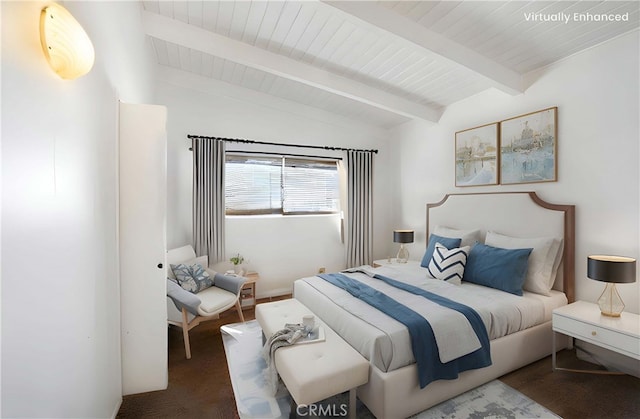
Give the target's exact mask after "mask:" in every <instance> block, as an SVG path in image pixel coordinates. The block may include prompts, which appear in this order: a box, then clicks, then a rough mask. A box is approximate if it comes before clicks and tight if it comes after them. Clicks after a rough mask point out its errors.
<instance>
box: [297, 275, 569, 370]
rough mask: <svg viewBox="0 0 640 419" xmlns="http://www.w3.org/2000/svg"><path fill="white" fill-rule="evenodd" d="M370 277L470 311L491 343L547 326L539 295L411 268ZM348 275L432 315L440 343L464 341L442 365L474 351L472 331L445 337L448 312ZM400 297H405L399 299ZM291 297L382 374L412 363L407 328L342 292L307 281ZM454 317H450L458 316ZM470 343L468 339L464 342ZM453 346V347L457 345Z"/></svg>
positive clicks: (323, 283) (318, 280)
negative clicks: (382, 278) (439, 276)
mask: <svg viewBox="0 0 640 419" xmlns="http://www.w3.org/2000/svg"><path fill="white" fill-rule="evenodd" d="M369 269H371V268H369ZM374 271H375V273H378V274H380V275H383V276H387V277H390V278H393V279H396V280H399V281H403V282H406V283H408V284H411V285H414V286H417V287H420V288H423V289H425V290H427V291H429V292H432V293H434V294H438V295H441V296H443V297H446V298H449V299H451V300H453V301H457V302H459V303H462V304H465V305H467V306H469V307H471V308H473V309H474V310H476V312H477V313H478V314H479V315H480V317H481V318H482V321H483V323H484V324H485V326H486V328H487V332H488V334H489V338H490V339H496V338H499V337H501V336H505V335H507V334H510V333H514V332H517V331H519V330H522V329H525V328H528V327H531V326H534V325H537V324H541V323H543V322H545V321H546V317H547V316H546V314H547V313H548V309H549V308H548V306H549V304H545V302H544V301H545V300H544V299H543V298H540V297H541V296H538V295H536V296H535V297H531V296H529V295H525V296H523V297H519V296H516V295H512V294H509V293H506V292H503V291H498V290H495V289H491V288H487V287H483V286H479V285H475V284H469V283H463V284H462V285H452V284H449V283H447V282H443V281H439V280H435V279H431V278H428V277H427V276H426V270H425V269H424V268H421V267H419V266H415V265H406V266H404V265H403V266H393V267H380V268H376V269H374ZM349 275H350V276H351V275H358V280H361V281H362V282H364V283H366V284H367V285H370V286H372V287H374V288H376V289H378V290H380V291H383V292H385V293H388V294H389V295H390V296H392V297H393V298H394V299H398V300H401V301H402V303H403V304H405V305H407V306H409V307H410V308H411V309H412V310H414V311H416V312H418V313H420V314H423V313H425V312H427V311H429V312H430V313H435V316H436V317H437V318H439V319H440V320H443V321H445V324H444V327H440V326H436V327H434V324H436V323H437V322H436V321H434V317H433V316H432V315H431V314H430V317H429V322H430V323H431V325H432V327H434V333H436V329H437V330H438V332H437V333H438V334H439V335H440V337H441V338H442V339H444V340H452V339H453V340H460V339H465V341H464V344H463V345H461V347H462V349H460V350H459V351H457V350H452V352H451V353H449V351H446V353H441V354H440V356H441V361H442V362H447V361H445V360H444V359H449V360H450V359H454V358H456V357H457V356H459V355H458V353H460V352H465V353H467V352H466V351H467V350H468V348H469V347H470V346H472V345H473V342H472V341H473V340H474V339H473V338H475V340H476V341H477V338H476V337H475V333H473V331H472V330H471V332H470V333H467V334H465V335H464V336H461V335H460V334H459V333H455V334H450V335H447V331H446V322H447V321H448V318H449V316H451V315H452V311H451V310H449V309H443V308H441V307H440V306H439V305H437V304H434V303H431V302H429V301H428V300H426V299H425V298H423V297H421V296H416V295H414V294H410V293H406V292H404V291H402V290H398V289H397V288H395V287H392V286H389V285H386V284H384V283H383V282H382V281H379V280H377V279H374V278H370V277H368V276H367V275H365V274H349ZM401 294H403V295H402V296H401ZM294 296H295V298H296V299H298V300H300V301H301V302H302V303H303V304H304V305H306V306H307V307H308V308H309V309H310V310H311V311H313V312H314V313H316V315H318V316H319V317H320V318H322V319H323V320H324V321H325V322H326V323H327V324H328V325H329V327H331V328H332V329H333V330H335V331H336V332H338V333H339V334H340V335H341V336H342V337H343V339H345V340H346V341H348V342H349V343H350V344H351V345H352V346H353V347H354V348H356V349H357V350H358V351H359V352H360V353H361V354H362V355H363V356H364V357H366V358H367V359H369V360H370V361H371V362H372V363H373V364H374V365H375V366H377V367H378V368H379V369H380V370H382V371H392V370H394V369H397V368H401V367H403V366H406V365H409V364H412V363H414V362H415V359H414V357H413V352H412V349H411V344H410V336H409V332H408V330H407V328H406V327H405V326H404V325H403V324H402V323H400V322H398V321H396V320H394V319H392V318H391V317H389V316H387V315H386V314H384V313H382V312H380V311H378V310H377V309H375V308H373V307H371V306H369V304H367V303H365V302H363V301H361V300H359V299H357V298H355V297H353V296H351V295H350V294H349V293H347V292H346V291H344V290H342V289H339V288H337V287H335V286H333V285H332V284H330V283H328V282H327V281H325V280H323V279H321V278H318V277H309V278H303V279H300V280H298V281H296V282H295V283H294ZM546 298H549V299H551V300H553V297H546ZM554 301H555V303H552V304H550V305H556V304H557V305H558V306H559V305H562V304H566V299H564V302H562V298H557V295H556V297H555V300H554ZM434 306H437V307H434ZM455 313H456V314H454V315H460V316H462V315H461V314H459V313H457V312H455ZM463 317H464V316H463ZM469 328H470V326H469ZM469 337H470V338H471V339H468V338H469ZM453 346H454V347H455V345H453ZM478 347H479V345H478Z"/></svg>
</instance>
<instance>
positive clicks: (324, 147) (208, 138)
mask: <svg viewBox="0 0 640 419" xmlns="http://www.w3.org/2000/svg"><path fill="white" fill-rule="evenodd" d="M187 138H189V139H201V140H222V141H229V142H234V143H243V144H264V145H277V146H283V147H300V148H316V149H321V150H340V151H365V152H369V153H376V154H377V153H378V150H362V149H358V148H343V147H329V146H326V145H324V146H323V145H305V144H284V143H272V142H269V141H256V140H246V139H244V138H219V137H207V136H204V135H187ZM189 149H191V148H189Z"/></svg>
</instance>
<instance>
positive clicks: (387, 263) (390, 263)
mask: <svg viewBox="0 0 640 419" xmlns="http://www.w3.org/2000/svg"><path fill="white" fill-rule="evenodd" d="M419 263H420V262H419V261H417V260H409V261H407V262H406V263H398V262H397V261H396V258H395V257H392V258H388V259H378V260H374V261H373V265H372V266H373V267H374V268H379V267H381V266H407V265H418V264H419Z"/></svg>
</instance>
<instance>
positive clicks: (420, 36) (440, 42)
mask: <svg viewBox="0 0 640 419" xmlns="http://www.w3.org/2000/svg"><path fill="white" fill-rule="evenodd" d="M322 3H324V4H327V5H329V6H332V7H334V8H335V9H337V10H341V11H342V12H344V13H345V17H348V16H351V18H352V19H353V18H356V19H358V21H359V22H364V23H365V24H368V25H369V26H370V27H371V28H372V29H377V30H378V31H380V30H382V32H383V33H386V34H387V35H392V36H395V37H396V38H397V39H398V40H400V41H403V42H410V43H412V44H414V45H416V46H418V47H420V48H423V49H425V50H428V51H429V52H431V53H433V54H437V55H438V56H440V57H442V58H445V59H447V60H448V61H450V62H453V63H455V64H457V65H461V66H464V67H466V68H468V69H469V70H471V71H473V72H475V73H477V74H480V75H481V76H483V77H485V78H487V79H488V80H489V81H490V82H491V84H492V85H493V87H495V88H497V89H499V90H502V91H503V92H506V93H509V94H511V95H517V94H520V93H523V92H524V82H523V79H522V75H521V74H519V73H517V72H515V71H513V70H511V69H509V68H507V67H505V66H503V65H501V64H498V63H497V62H495V61H493V60H491V59H489V58H487V57H485V56H484V55H482V54H479V53H477V52H475V51H473V50H472V49H470V48H467V47H465V46H463V45H461V44H458V43H457V42H454V41H452V40H451V39H449V38H446V37H444V36H442V35H440V34H439V33H437V32H434V31H432V30H430V29H427V28H425V27H424V26H422V25H420V24H418V23H416V22H414V21H413V20H411V19H408V18H406V17H404V16H401V15H400V14H398V13H395V12H393V11H392V10H389V9H387V8H386V7H383V6H377V5H375V4H371V2H360V1H327V0H322Z"/></svg>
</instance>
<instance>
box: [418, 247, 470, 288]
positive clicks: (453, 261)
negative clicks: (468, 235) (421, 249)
mask: <svg viewBox="0 0 640 419" xmlns="http://www.w3.org/2000/svg"><path fill="white" fill-rule="evenodd" d="M468 256H469V246H464V247H459V248H458V247H456V248H453V249H447V248H446V246H444V245H442V244H440V243H436V248H435V249H434V251H433V256H432V257H431V261H430V262H429V266H428V267H427V271H428V272H429V275H431V277H432V278H435V279H441V280H443V281H447V282H450V283H452V284H455V285H460V284H461V283H462V276H463V275H464V267H465V265H466V264H467V257H468Z"/></svg>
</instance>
